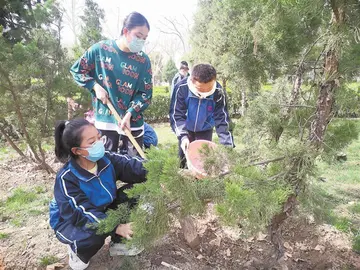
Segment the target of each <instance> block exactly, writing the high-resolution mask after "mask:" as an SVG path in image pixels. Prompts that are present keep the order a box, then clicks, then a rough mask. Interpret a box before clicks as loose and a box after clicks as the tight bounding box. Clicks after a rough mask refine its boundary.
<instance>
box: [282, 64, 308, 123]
mask: <svg viewBox="0 0 360 270" xmlns="http://www.w3.org/2000/svg"><path fill="white" fill-rule="evenodd" d="M303 74H304V64H303V63H301V64H300V65H299V67H298V69H297V70H296V73H295V80H294V84H293V88H292V91H291V96H290V101H289V106H288V107H286V109H285V113H284V115H283V119H284V120H287V119H289V117H290V113H291V111H292V110H293V108H294V105H295V104H297V102H298V100H299V95H300V88H301V84H302V77H303Z"/></svg>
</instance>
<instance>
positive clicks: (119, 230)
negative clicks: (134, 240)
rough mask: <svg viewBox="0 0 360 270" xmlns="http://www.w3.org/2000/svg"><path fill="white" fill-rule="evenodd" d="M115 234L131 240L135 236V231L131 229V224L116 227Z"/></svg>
mask: <svg viewBox="0 0 360 270" xmlns="http://www.w3.org/2000/svg"><path fill="white" fill-rule="evenodd" d="M115 233H116V234H118V235H120V236H122V237H124V238H126V239H131V236H132V235H133V231H132V229H131V223H126V224H119V225H118V226H117V227H116V230H115Z"/></svg>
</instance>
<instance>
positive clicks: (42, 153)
mask: <svg viewBox="0 0 360 270" xmlns="http://www.w3.org/2000/svg"><path fill="white" fill-rule="evenodd" d="M38 148H39V152H40V154H41V157H42V162H41V167H42V168H43V169H44V170H46V171H47V172H48V173H54V174H55V171H54V170H53V168H51V166H50V165H49V164H47V163H46V156H45V152H44V150H43V149H42V147H41V143H39V144H38Z"/></svg>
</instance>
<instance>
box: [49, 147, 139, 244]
mask: <svg viewBox="0 0 360 270" xmlns="http://www.w3.org/2000/svg"><path fill="white" fill-rule="evenodd" d="M145 175H146V171H145V168H144V167H143V165H142V160H141V159H139V158H137V157H134V158H130V157H128V156H125V155H118V154H115V153H110V152H106V153H105V156H104V157H103V158H102V159H100V160H99V161H98V172H97V175H94V174H92V173H90V172H88V171H87V170H84V169H83V168H81V167H80V166H79V165H78V164H77V163H76V161H75V160H74V159H71V160H70V161H68V162H67V163H66V164H65V165H64V167H63V168H62V169H61V170H60V171H59V172H58V174H57V176H56V180H55V187H54V195H55V200H53V201H52V202H51V203H50V225H51V227H52V228H53V229H54V230H55V233H56V236H57V238H58V239H59V240H60V241H61V242H63V243H65V244H73V243H74V242H76V241H77V242H80V241H81V240H84V239H87V238H88V237H89V236H90V235H91V234H93V232H92V231H91V230H90V229H89V228H88V226H86V225H87V224H88V223H93V222H99V221H100V220H101V219H103V218H105V217H106V214H105V210H106V208H107V207H108V206H109V205H110V204H111V203H112V202H113V201H114V200H115V199H116V191H117V188H116V180H121V181H122V182H125V183H140V182H144V181H145V179H146V178H145Z"/></svg>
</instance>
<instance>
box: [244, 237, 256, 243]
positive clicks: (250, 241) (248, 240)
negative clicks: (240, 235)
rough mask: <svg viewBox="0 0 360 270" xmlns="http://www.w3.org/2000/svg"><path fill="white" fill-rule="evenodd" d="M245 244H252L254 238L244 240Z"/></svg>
mask: <svg viewBox="0 0 360 270" xmlns="http://www.w3.org/2000/svg"><path fill="white" fill-rule="evenodd" d="M246 242H249V243H252V242H254V237H250V238H248V239H246Z"/></svg>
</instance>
